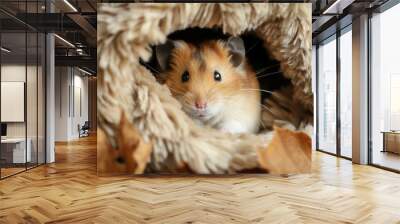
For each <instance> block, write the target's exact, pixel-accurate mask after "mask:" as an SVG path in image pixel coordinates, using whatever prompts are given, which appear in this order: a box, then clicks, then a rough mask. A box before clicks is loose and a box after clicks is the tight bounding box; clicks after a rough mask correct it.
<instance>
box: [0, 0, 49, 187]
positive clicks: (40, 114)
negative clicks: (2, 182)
mask: <svg viewBox="0 0 400 224" xmlns="http://www.w3.org/2000/svg"><path fill="white" fill-rule="evenodd" d="M43 3H44V2H43V1H1V2H0V8H2V9H6V11H7V12H5V11H0V47H1V50H0V51H1V57H0V72H1V73H0V82H1V85H0V90H1V91H0V92H1V97H0V101H1V104H0V112H1V115H0V121H1V144H0V178H1V179H2V178H5V177H8V176H10V175H13V174H16V173H19V172H22V171H25V170H27V169H29V168H33V167H36V166H38V165H39V164H43V163H45V92H46V90H45V89H46V86H45V58H46V52H45V44H46V39H45V35H44V33H41V32H40V31H38V30H36V29H35V28H34V27H31V26H29V25H28V24H25V23H24V22H22V21H21V20H19V19H18V18H19V17H21V16H22V17H23V16H24V15H26V13H39V12H41V11H43ZM39 6H40V7H39ZM3 7H4V8H3ZM8 10H14V11H8Z"/></svg>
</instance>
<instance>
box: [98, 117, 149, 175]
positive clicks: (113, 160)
mask: <svg viewBox="0 0 400 224" xmlns="http://www.w3.org/2000/svg"><path fill="white" fill-rule="evenodd" d="M97 136H98V137H97V150H98V152H97V170H98V173H99V175H117V174H132V173H134V174H141V173H143V172H144V170H145V168H146V164H147V162H148V161H149V157H150V154H151V151H152V147H151V144H149V143H145V142H144V140H143V139H142V138H141V136H140V134H139V132H138V131H137V130H136V129H135V128H134V127H133V125H132V124H131V123H130V122H129V121H128V120H127V118H126V116H125V114H124V113H122V114H121V120H120V125H119V131H118V136H117V138H116V139H117V145H118V148H113V147H112V146H111V145H110V144H109V142H108V140H107V136H106V135H105V134H104V132H103V131H102V130H101V129H100V128H99V130H98V133H97Z"/></svg>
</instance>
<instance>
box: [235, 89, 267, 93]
mask: <svg viewBox="0 0 400 224" xmlns="http://www.w3.org/2000/svg"><path fill="white" fill-rule="evenodd" d="M239 90H240V91H242V90H243V91H260V92H265V93H271V94H274V92H272V91H268V90H264V89H239Z"/></svg>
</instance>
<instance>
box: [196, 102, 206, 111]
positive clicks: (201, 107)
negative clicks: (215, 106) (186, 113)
mask: <svg viewBox="0 0 400 224" xmlns="http://www.w3.org/2000/svg"><path fill="white" fill-rule="evenodd" d="M194 105H195V106H196V108H197V109H199V110H205V109H206V108H207V103H206V102H205V101H201V100H197V101H196V102H195V103H194Z"/></svg>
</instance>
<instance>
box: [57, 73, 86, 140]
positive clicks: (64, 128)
mask: <svg viewBox="0 0 400 224" xmlns="http://www.w3.org/2000/svg"><path fill="white" fill-rule="evenodd" d="M55 73H56V84H55V85H56V91H55V112H56V113H55V126H56V127H55V129H56V132H55V140H56V141H70V140H73V139H77V138H78V137H79V132H78V124H79V125H81V126H82V125H83V124H84V122H85V121H87V120H88V78H87V77H86V76H84V74H83V73H82V72H80V71H79V70H78V69H76V68H72V67H56V72H55Z"/></svg>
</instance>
